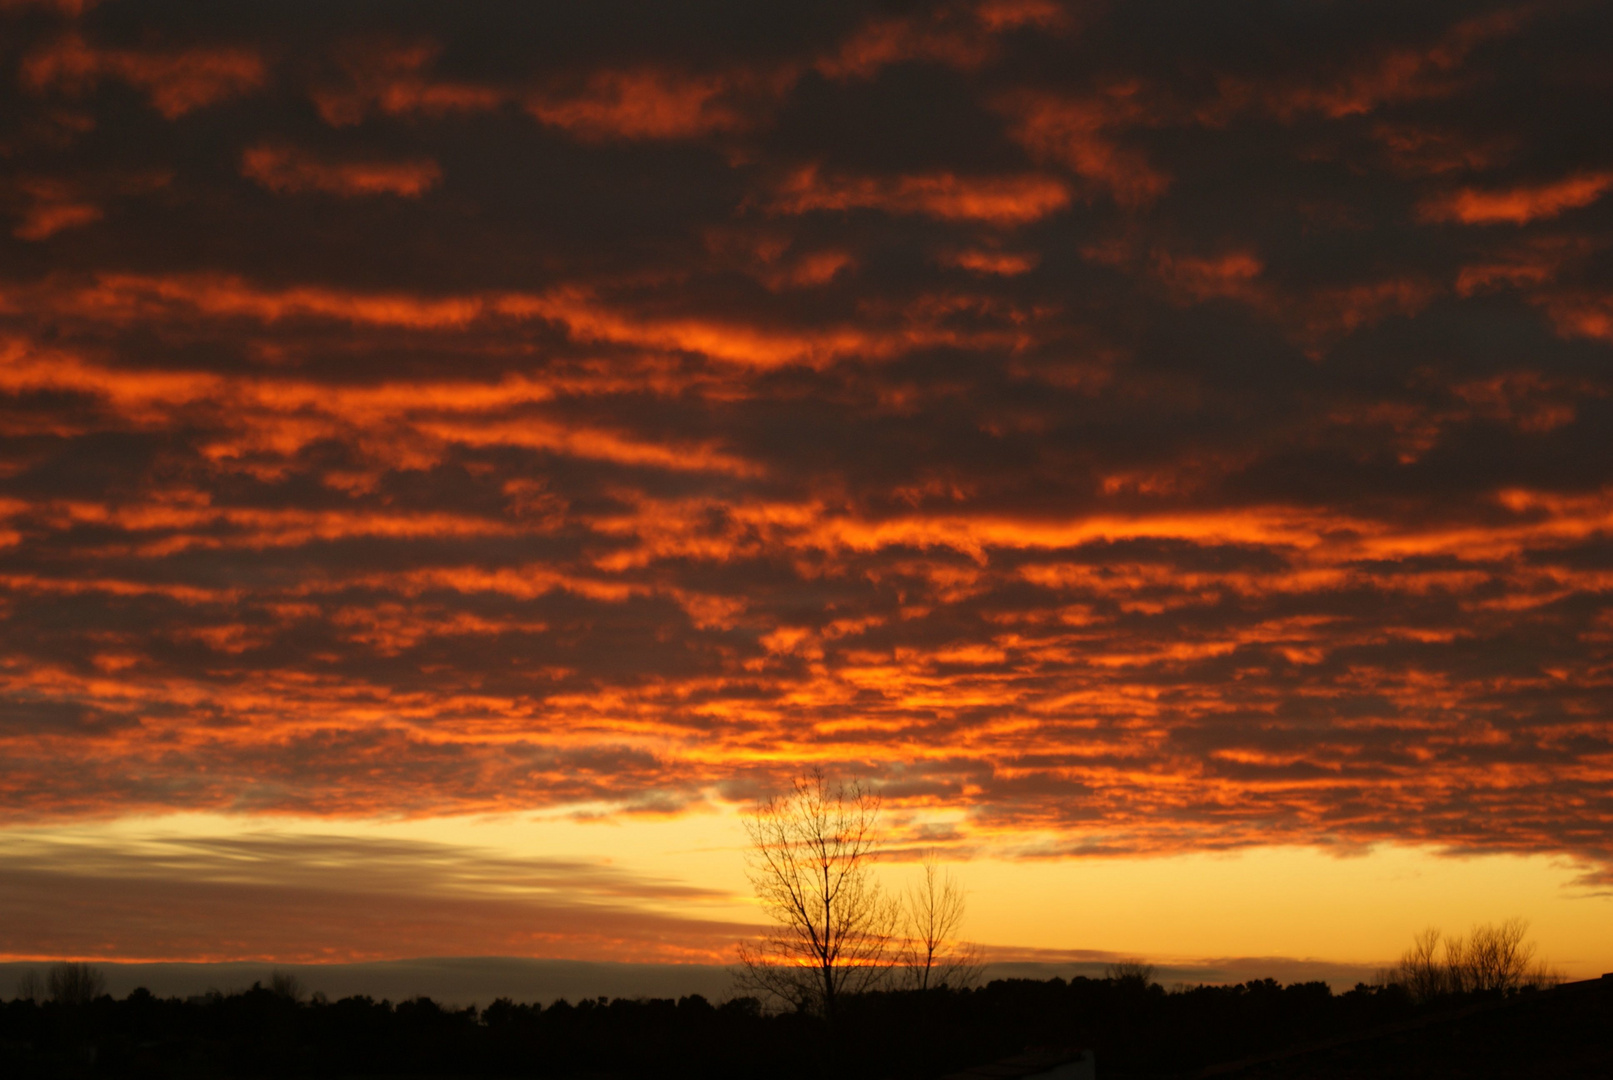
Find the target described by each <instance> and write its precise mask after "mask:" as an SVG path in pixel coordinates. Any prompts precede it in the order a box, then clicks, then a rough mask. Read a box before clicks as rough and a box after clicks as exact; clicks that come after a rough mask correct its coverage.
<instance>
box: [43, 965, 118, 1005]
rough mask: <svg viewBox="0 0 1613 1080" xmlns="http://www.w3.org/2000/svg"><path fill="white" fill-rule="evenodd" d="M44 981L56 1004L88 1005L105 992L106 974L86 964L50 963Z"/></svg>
mask: <svg viewBox="0 0 1613 1080" xmlns="http://www.w3.org/2000/svg"><path fill="white" fill-rule="evenodd" d="M46 983H47V985H48V987H49V990H50V999H51V1000H52V1001H54V1002H56V1003H57V1004H58V1005H88V1004H89V1003H90V1002H92V1001H94V1000H95V999H96V998H98V997H100V996H101V995H102V994H104V993H106V976H104V975H102V974H101V972H100V969H98V968H93V967H91V966H90V965H88V964H52V965H51V969H50V975H49V977H48V978H47V980H46Z"/></svg>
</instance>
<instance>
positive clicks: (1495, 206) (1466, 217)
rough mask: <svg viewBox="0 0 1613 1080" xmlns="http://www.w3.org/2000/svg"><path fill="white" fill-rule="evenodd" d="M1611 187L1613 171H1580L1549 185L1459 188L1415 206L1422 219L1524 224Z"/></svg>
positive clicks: (1588, 201) (1575, 206)
mask: <svg viewBox="0 0 1613 1080" xmlns="http://www.w3.org/2000/svg"><path fill="white" fill-rule="evenodd" d="M1610 187H1613V172H1595V173H1580V174H1578V175H1575V176H1570V177H1568V178H1566V179H1563V180H1558V181H1556V182H1554V183H1550V184H1535V185H1525V186H1522V187H1515V188H1508V189H1506V190H1503V191H1479V190H1476V189H1474V188H1462V189H1460V190H1459V191H1455V192H1451V193H1450V194H1448V195H1441V196H1439V197H1437V198H1434V199H1429V200H1427V201H1425V202H1424V203H1422V205H1420V206H1419V207H1418V208H1417V214H1418V217H1419V218H1421V219H1422V220H1423V221H1458V222H1461V223H1462V224H1464V225H1493V224H1497V223H1507V224H1511V225H1526V224H1528V223H1529V222H1531V221H1539V220H1543V219H1549V218H1554V217H1556V216H1558V215H1559V214H1561V213H1562V212H1563V211H1565V210H1577V209H1578V208H1580V207H1582V206H1589V205H1590V204H1591V203H1593V202H1595V201H1596V200H1597V199H1600V198H1601V197H1602V195H1603V194H1604V193H1605V192H1606V191H1607V189H1608V188H1610Z"/></svg>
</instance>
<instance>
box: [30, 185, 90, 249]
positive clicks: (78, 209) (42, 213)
mask: <svg viewBox="0 0 1613 1080" xmlns="http://www.w3.org/2000/svg"><path fill="white" fill-rule="evenodd" d="M17 187H18V188H19V189H20V190H21V191H22V192H23V193H25V194H26V195H27V196H28V197H29V199H30V201H31V205H30V206H29V207H28V209H27V210H25V211H24V212H23V215H22V220H21V221H20V222H18V224H17V227H16V228H15V229H13V230H12V235H13V236H15V237H17V238H18V239H20V240H44V239H46V238H47V237H50V236H54V235H55V234H56V233H59V232H61V231H62V230H64V229H77V228H81V227H83V226H85V225H91V224H93V223H95V222H97V221H100V220H101V218H102V217H103V216H105V215H104V213H103V211H102V210H101V208H100V207H99V206H97V205H96V204H95V203H93V202H90V201H88V200H86V199H84V198H83V197H82V196H81V195H80V194H79V193H78V192H77V191H76V190H74V188H73V186H72V185H70V184H65V183H62V182H61V181H56V180H46V179H38V178H34V179H24V180H20V181H18V183H17Z"/></svg>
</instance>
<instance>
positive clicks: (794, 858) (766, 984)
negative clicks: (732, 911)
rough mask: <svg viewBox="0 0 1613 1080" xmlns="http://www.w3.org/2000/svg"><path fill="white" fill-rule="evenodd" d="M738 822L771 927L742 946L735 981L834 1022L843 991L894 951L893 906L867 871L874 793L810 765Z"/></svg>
mask: <svg viewBox="0 0 1613 1080" xmlns="http://www.w3.org/2000/svg"><path fill="white" fill-rule="evenodd" d="M745 828H746V831H747V832H748V833H749V834H750V842H751V850H750V855H749V858H748V860H747V861H748V868H747V869H748V872H749V876H750V880H751V884H752V886H753V887H754V888H755V889H756V895H757V897H758V898H759V899H760V900H761V902H762V906H763V908H764V909H765V910H766V911H767V914H768V915H769V916H770V917H771V918H772V920H773V922H774V923H775V924H776V925H775V927H774V929H773V931H772V933H770V934H768V935H767V936H766V937H765V938H763V939H762V940H761V941H760V942H759V943H757V944H755V945H741V946H740V951H739V959H740V965H741V972H740V976H739V977H740V981H741V983H742V984H744V985H745V986H746V988H747V989H750V990H752V991H753V992H759V993H760V994H762V995H764V996H767V997H770V998H773V999H776V1000H781V1001H783V1002H785V1003H786V1004H788V1005H790V1006H792V1007H794V1008H797V1009H801V1010H806V1011H812V1012H817V1013H819V1014H820V1015H822V1016H823V1017H824V1019H825V1020H827V1021H828V1022H829V1024H830V1025H831V1027H832V1026H833V1025H834V1021H835V1015H836V1012H837V1006H838V1003H839V1001H840V999H841V998H843V997H845V996H846V995H848V994H857V993H861V992H863V991H865V990H868V989H871V988H872V987H874V986H876V985H877V984H878V983H879V982H880V981H881V980H883V979H884V978H885V977H886V976H887V975H888V974H889V971H890V968H891V963H892V960H893V959H894V956H893V954H894V952H895V950H894V949H893V948H892V938H893V936H894V935H895V932H896V929H897V927H898V924H899V920H900V910H899V907H898V905H897V904H896V903H894V902H893V901H892V900H891V899H890V898H888V897H887V896H885V894H884V892H883V891H882V890H881V889H880V885H879V882H878V880H877V879H876V878H875V877H874V874H873V860H874V858H875V855H876V849H877V846H878V842H879V797H878V796H877V795H876V794H875V793H873V792H871V791H869V790H868V789H866V788H864V787H863V786H862V785H861V784H858V783H853V784H851V785H849V786H848V785H846V784H845V783H843V782H838V781H837V782H833V783H831V782H830V780H829V778H828V777H827V776H826V775H825V774H824V773H823V771H822V770H821V769H814V770H813V771H812V772H810V773H808V774H807V775H805V776H802V777H799V778H797V779H796V780H795V782H794V785H793V788H792V790H791V791H790V792H789V793H788V794H786V795H783V796H776V797H774V798H772V799H769V800H768V801H767V802H766V803H763V804H762V805H761V806H760V807H759V808H757V810H756V811H755V812H754V813H753V814H751V815H750V817H749V818H748V820H747V821H746V822H745Z"/></svg>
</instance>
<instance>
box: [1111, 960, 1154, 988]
mask: <svg viewBox="0 0 1613 1080" xmlns="http://www.w3.org/2000/svg"><path fill="white" fill-rule="evenodd" d="M1103 977H1104V978H1105V979H1108V980H1109V981H1110V982H1112V983H1118V984H1120V985H1121V986H1129V987H1133V988H1135V989H1139V990H1146V989H1148V988H1149V987H1150V986H1152V985H1154V965H1153V964H1149V963H1144V962H1143V961H1141V960H1116V961H1115V962H1114V963H1112V964H1110V965H1108V966H1107V967H1105V968H1104V969H1103Z"/></svg>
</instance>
